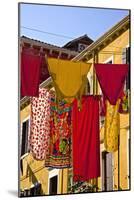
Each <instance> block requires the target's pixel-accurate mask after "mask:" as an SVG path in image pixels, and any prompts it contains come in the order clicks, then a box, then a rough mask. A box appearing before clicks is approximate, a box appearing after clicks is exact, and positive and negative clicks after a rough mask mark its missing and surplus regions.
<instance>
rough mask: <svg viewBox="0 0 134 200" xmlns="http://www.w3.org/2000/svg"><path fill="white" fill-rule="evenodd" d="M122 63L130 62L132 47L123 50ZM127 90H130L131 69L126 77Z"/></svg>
mask: <svg viewBox="0 0 134 200" xmlns="http://www.w3.org/2000/svg"><path fill="white" fill-rule="evenodd" d="M122 63H123V64H130V47H127V48H124V49H123V51H122ZM125 89H126V90H130V69H129V71H128V75H127V78H126V85H125Z"/></svg>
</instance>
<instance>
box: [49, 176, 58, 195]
mask: <svg viewBox="0 0 134 200" xmlns="http://www.w3.org/2000/svg"><path fill="white" fill-rule="evenodd" d="M57 181H58V176H53V177H52V178H50V183H49V194H57V186H58V185H57Z"/></svg>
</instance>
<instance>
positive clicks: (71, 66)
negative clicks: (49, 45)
mask: <svg viewBox="0 0 134 200" xmlns="http://www.w3.org/2000/svg"><path fill="white" fill-rule="evenodd" d="M48 66H49V73H50V75H51V77H52V79H53V82H54V87H55V90H56V95H57V99H58V100H61V99H63V98H64V99H65V100H66V101H68V102H69V103H70V102H72V101H73V99H74V98H77V99H79V100H80V99H81V96H82V94H83V92H84V89H85V86H86V82H87V81H88V79H87V73H88V72H89V70H90V67H91V64H87V63H84V62H73V61H67V60H61V59H55V58H48Z"/></svg>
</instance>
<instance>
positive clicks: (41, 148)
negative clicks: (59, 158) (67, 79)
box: [29, 88, 52, 160]
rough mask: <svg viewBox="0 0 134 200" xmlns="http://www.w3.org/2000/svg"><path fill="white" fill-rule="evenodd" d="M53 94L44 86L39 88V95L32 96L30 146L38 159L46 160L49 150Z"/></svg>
mask: <svg viewBox="0 0 134 200" xmlns="http://www.w3.org/2000/svg"><path fill="white" fill-rule="evenodd" d="M51 96H52V94H51V93H50V92H49V91H48V90H47V89H45V88H42V89H39V97H32V98H31V120H30V137H29V148H30V152H31V153H32V155H33V157H34V158H35V159H37V160H44V159H45V158H46V153H47V152H48V147H49V146H48V145H49V137H50V99H51Z"/></svg>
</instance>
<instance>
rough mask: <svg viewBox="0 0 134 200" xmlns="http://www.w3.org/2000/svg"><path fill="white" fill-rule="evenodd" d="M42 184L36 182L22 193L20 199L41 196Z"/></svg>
mask: <svg viewBox="0 0 134 200" xmlns="http://www.w3.org/2000/svg"><path fill="white" fill-rule="evenodd" d="M41 193H42V190H41V184H40V183H38V182H36V183H35V184H34V185H33V186H32V187H31V188H29V189H25V190H24V191H22V190H21V191H20V197H28V196H38V195H41Z"/></svg>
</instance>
